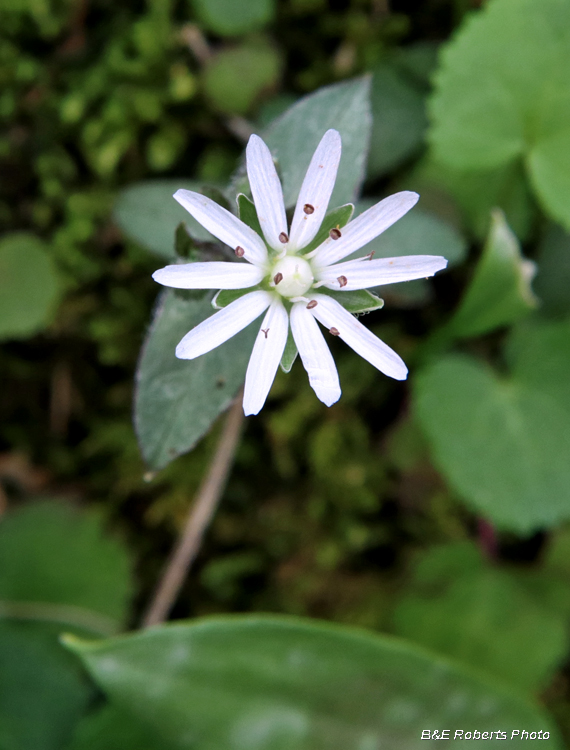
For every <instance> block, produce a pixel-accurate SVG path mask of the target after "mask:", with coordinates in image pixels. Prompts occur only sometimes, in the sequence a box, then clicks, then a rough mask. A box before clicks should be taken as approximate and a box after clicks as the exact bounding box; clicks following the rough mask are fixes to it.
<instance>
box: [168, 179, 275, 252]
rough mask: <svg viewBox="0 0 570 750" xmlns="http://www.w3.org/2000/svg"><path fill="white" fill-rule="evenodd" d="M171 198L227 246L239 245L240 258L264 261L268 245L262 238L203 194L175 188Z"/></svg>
mask: <svg viewBox="0 0 570 750" xmlns="http://www.w3.org/2000/svg"><path fill="white" fill-rule="evenodd" d="M174 197H175V198H176V200H177V201H178V203H180V205H181V206H183V207H184V208H185V209H186V210H187V211H188V213H190V214H192V216H193V217H194V218H195V219H196V221H199V222H200V224H201V225H202V226H203V227H205V228H206V229H207V230H208V232H210V233H211V234H213V235H214V237H217V238H218V239H219V240H221V241H222V242H224V243H225V244H226V245H229V246H230V247H231V248H232V249H233V250H235V249H236V247H241V248H243V250H244V255H243V257H244V258H245V259H246V260H249V262H250V263H255V264H256V265H263V264H265V263H266V261H267V248H266V247H265V243H264V242H263V240H262V239H261V237H260V236H259V235H258V234H257V233H256V232H254V231H253V229H250V228H249V227H248V226H247V224H244V223H243V221H240V220H239V219H238V218H237V216H234V215H233V214H231V213H230V212H229V211H226V209H225V208H222V207H221V206H219V205H218V204H217V203H216V202H215V201H213V200H210V198H206V196H205V195H201V194H200V193H194V192H193V191H192V190H177V191H176V192H175V193H174Z"/></svg>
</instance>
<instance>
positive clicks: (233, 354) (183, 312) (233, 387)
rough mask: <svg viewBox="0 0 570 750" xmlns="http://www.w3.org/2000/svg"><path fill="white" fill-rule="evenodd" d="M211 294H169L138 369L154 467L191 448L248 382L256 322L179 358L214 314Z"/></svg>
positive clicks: (145, 448)
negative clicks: (184, 342) (179, 348)
mask: <svg viewBox="0 0 570 750" xmlns="http://www.w3.org/2000/svg"><path fill="white" fill-rule="evenodd" d="M213 314H215V311H214V310H213V308H212V293H210V292H206V293H204V294H202V293H188V292H186V293H184V292H183V293H180V292H172V291H167V292H165V293H164V294H163V295H162V296H161V298H160V302H159V303H158V306H157V309H156V312H155V317H154V320H153V323H152V325H151V328H150V331H149V333H148V336H147V339H146V341H145V344H144V346H143V350H142V354H141V358H140V361H139V366H138V370H137V386H136V394H135V428H136V432H137V437H138V440H139V445H140V447H141V451H142V454H143V456H144V459H145V461H146V462H147V464H148V465H149V467H150V468H151V469H154V470H158V469H162V468H163V467H164V466H166V465H167V464H168V463H170V461H172V460H173V459H174V458H176V457H177V456H180V455H181V454H183V453H187V452H188V451H189V450H191V449H192V448H193V447H194V445H195V444H196V443H197V442H198V440H199V439H200V438H201V437H202V436H203V435H204V434H205V433H206V432H207V431H208V430H209V429H210V427H211V426H212V423H213V422H214V420H215V419H216V417H218V415H219V414H220V413H221V412H222V411H224V410H225V409H227V407H228V406H229V405H230V404H231V402H232V400H233V399H234V397H235V395H236V393H237V392H238V390H239V388H240V386H241V385H242V384H243V382H244V379H245V371H246V369H247V363H248V360H249V356H250V354H251V350H252V348H253V341H254V337H255V331H256V330H257V325H258V324H257V323H253V324H252V325H251V326H249V327H248V328H247V329H246V330H245V331H242V332H241V333H239V334H238V335H237V336H234V337H233V338H232V339H230V340H229V341H228V342H226V343H225V344H222V346H219V347H217V348H216V349H214V350H213V351H211V352H208V354H204V355H203V356H201V357H197V358H196V359H193V360H181V359H177V358H176V356H175V354H174V352H175V349H176V345H177V344H178V342H179V341H180V340H181V339H182V337H183V336H184V335H185V334H186V333H188V331H189V330H190V329H191V328H194V327H195V326H197V325H198V323H201V322H202V321H203V320H205V319H206V318H208V317H209V316H210V315H213Z"/></svg>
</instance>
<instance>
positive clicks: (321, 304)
mask: <svg viewBox="0 0 570 750" xmlns="http://www.w3.org/2000/svg"><path fill="white" fill-rule="evenodd" d="M312 297H313V299H315V300H316V301H317V302H318V304H317V305H316V306H315V307H313V308H312V309H311V310H309V315H314V317H315V318H316V319H317V320H318V321H319V322H320V323H322V324H323V325H324V326H325V328H328V329H329V330H330V329H332V328H334V329H335V331H334V335H335V336H340V338H341V339H342V340H343V341H344V342H345V343H347V344H348V345H349V346H350V347H351V348H352V349H354V351H355V352H356V353H357V354H359V355H360V356H361V357H362V358H363V359H365V360H367V361H368V362H370V364H371V365H374V367H376V368H377V369H378V370H380V371H381V372H383V373H384V374H385V375H388V376H389V377H391V378H395V379H396V380H405V379H406V377H407V375H408V368H407V367H406V365H405V363H404V361H403V360H402V358H401V357H399V356H398V355H397V354H396V352H395V351H394V350H393V349H390V347H389V346H387V344H385V343H384V342H383V341H381V340H380V339H379V338H378V337H377V336H375V335H374V334H373V333H372V332H371V331H369V330H368V328H366V327H365V326H363V325H362V323H359V321H358V320H357V319H356V318H355V317H354V315H351V313H349V312H348V311H347V310H345V309H344V307H343V306H342V305H341V304H339V303H338V302H337V301H336V300H334V299H332V297H327V296H326V295H324V294H314V295H312Z"/></svg>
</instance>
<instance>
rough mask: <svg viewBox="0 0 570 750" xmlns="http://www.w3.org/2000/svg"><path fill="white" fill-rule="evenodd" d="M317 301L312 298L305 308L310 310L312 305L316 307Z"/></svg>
mask: <svg viewBox="0 0 570 750" xmlns="http://www.w3.org/2000/svg"><path fill="white" fill-rule="evenodd" d="M318 304H319V303H318V302H317V300H316V299H312V300H311V301H310V302H309V304H308V305H307V310H312V309H313V307H316V306H317V305H318Z"/></svg>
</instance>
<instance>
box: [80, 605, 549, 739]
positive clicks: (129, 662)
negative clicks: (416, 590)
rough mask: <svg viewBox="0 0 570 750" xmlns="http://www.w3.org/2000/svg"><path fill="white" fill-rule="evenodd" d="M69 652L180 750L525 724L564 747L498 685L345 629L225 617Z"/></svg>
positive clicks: (532, 710)
mask: <svg viewBox="0 0 570 750" xmlns="http://www.w3.org/2000/svg"><path fill="white" fill-rule="evenodd" d="M67 643H68V645H69V647H70V648H72V649H73V650H74V651H75V652H76V653H78V654H79V655H80V657H81V658H82V660H83V662H84V664H85V666H86V667H87V669H88V670H89V672H90V673H91V675H92V676H93V677H94V679H95V680H96V682H97V683H98V684H99V685H100V686H101V688H102V689H103V690H104V691H105V692H106V693H107V695H108V696H109V697H110V699H111V700H112V701H116V702H117V704H120V705H123V706H125V707H126V708H127V709H128V710H129V711H132V712H133V713H134V714H135V715H136V716H138V717H140V720H141V721H142V722H144V723H145V724H148V725H149V726H151V727H152V728H154V729H156V730H157V731H160V732H162V734H163V736H164V739H165V741H167V742H170V743H173V744H175V745H176V746H177V747H179V748H188V747H190V746H191V747H192V748H193V750H220V748H224V750H246V749H247V750H276V749H277V748H282V749H283V750H285V749H286V750H307V748H311V750H347V749H348V748H350V749H351V750H352V749H353V748H354V749H355V750H356V749H357V748H360V749H361V750H363V749H364V748H379V747H389V748H391V750H415V749H416V748H417V750H421V748H424V747H425V742H424V741H423V740H422V738H421V737H422V730H425V729H428V728H430V729H434V728H453V729H455V728H467V727H469V728H471V727H473V728H481V729H483V728H486V727H488V728H489V729H491V727H493V728H494V727H496V728H501V729H502V730H504V731H506V732H508V736H509V737H510V733H511V731H512V730H513V729H519V728H520V727H521V726H524V728H526V729H527V730H529V731H533V730H534V731H537V730H539V729H542V730H543V731H545V730H546V731H550V733H551V736H550V741H549V747H551V748H553V749H554V748H556V749H557V750H559V748H560V747H561V745H560V741H559V740H558V738H557V736H556V733H555V729H554V728H553V726H552V724H551V723H550V722H549V721H548V719H547V718H546V716H544V715H543V714H542V713H541V712H540V711H539V709H538V708H537V707H535V706H533V705H532V703H530V702H528V701H526V700H525V699H523V698H521V697H519V695H517V694H516V693H511V692H510V691H509V690H508V689H507V688H505V687H503V686H501V685H500V684H495V683H493V682H492V681H490V680H488V679H486V678H485V677H483V676H481V675H480V674H479V673H478V672H476V671H473V672H471V671H470V670H468V669H464V668H462V667H460V666H459V665H456V664H454V663H452V662H448V661H446V660H444V659H442V658H440V657H438V656H435V655H433V654H431V653H430V652H428V651H423V650H422V649H420V648H417V647H414V646H411V645H409V644H407V643H405V642H404V641H397V640H395V639H392V638H387V637H386V636H379V635H376V634H371V633H367V632H365V631H359V630H356V629H352V628H346V627H340V626H338V625H332V624H328V623H320V622H312V621H308V620H307V621H305V620H297V619H292V618H284V617H276V616H267V617H263V616H246V617H224V618H212V619H207V620H202V621H196V622H192V623H177V624H174V625H168V626H166V627H157V628H151V629H149V630H147V631H145V632H142V633H136V634H133V635H129V636H125V637H122V638H117V639H113V640H108V641H106V642H104V643H82V642H77V641H76V640H73V641H69V640H68V641H67ZM456 744H457V741H456ZM457 746H458V747H459V746H461V747H463V743H462V742H460V743H459V744H457ZM465 746H467V743H465ZM486 746H487V747H489V748H500V747H502V745H501V742H500V740H495V739H493V740H491V741H490V742H489V741H488V742H487V744H486Z"/></svg>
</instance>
